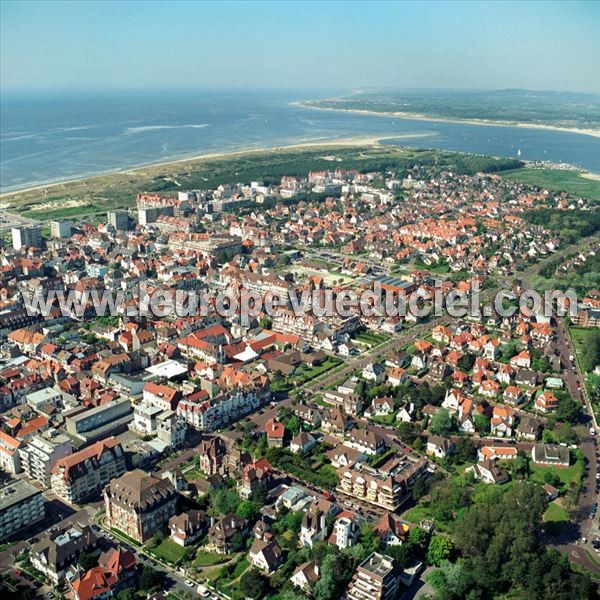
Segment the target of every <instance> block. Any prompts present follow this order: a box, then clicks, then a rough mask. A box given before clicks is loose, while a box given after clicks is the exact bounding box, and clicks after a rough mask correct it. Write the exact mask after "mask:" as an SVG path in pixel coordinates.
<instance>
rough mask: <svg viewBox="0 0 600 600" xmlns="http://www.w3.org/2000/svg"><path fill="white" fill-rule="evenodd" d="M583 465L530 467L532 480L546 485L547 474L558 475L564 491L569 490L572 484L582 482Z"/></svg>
mask: <svg viewBox="0 0 600 600" xmlns="http://www.w3.org/2000/svg"><path fill="white" fill-rule="evenodd" d="M582 467H583V466H582V465H581V464H580V463H575V464H573V465H571V466H569V467H566V468H562V467H552V466H548V467H541V466H538V465H534V464H532V465H530V472H531V479H533V480H534V481H539V482H540V483H542V484H543V483H545V481H544V475H546V473H552V474H553V475H556V476H557V477H558V478H559V479H560V482H561V484H562V486H563V488H564V489H568V488H569V487H571V484H575V483H578V482H579V481H581V477H582V475H583V472H582Z"/></svg>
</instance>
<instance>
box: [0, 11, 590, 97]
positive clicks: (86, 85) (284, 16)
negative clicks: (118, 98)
mask: <svg viewBox="0 0 600 600" xmlns="http://www.w3.org/2000/svg"><path fill="white" fill-rule="evenodd" d="M0 16H1V19H0V23H1V25H0V27H1V35H0V44H1V52H0V82H1V86H2V89H3V91H4V92H10V93H15V92H33V93H35V92H36V91H45V92H53V91H56V92H68V91H83V90H89V91H96V90H98V91H146V90H156V91H161V90H163V89H164V90H169V89H189V90H193V89H202V90H210V89H217V90H222V89H228V88H231V89H238V90H239V89H252V88H256V89H263V90H264V89H273V90H296V89H297V90H306V89H310V90H313V91H315V92H319V91H320V90H332V89H335V90H348V91H354V90H365V89H366V90H380V89H385V90H392V89H398V90H410V89H421V90H437V89H442V90H466V91H477V90H484V91H486V90H487V91H489V90H499V89H526V90H533V91H570V92H583V93H596V94H597V93H600V77H598V76H595V75H594V73H597V57H598V56H600V36H598V35H597V32H598V31H599V30H600V3H595V2H525V3H519V4H514V3H503V2H454V3H435V2H421V3H416V2H406V3H403V2H401V3H394V2H369V3H364V2H350V3H341V2H328V3H321V2H319V3H310V2H306V3H293V2H289V3H273V2H263V3H243V2H242V3H240V2H228V3H220V4H219V3H213V2H201V3H193V2H122V3H116V2H104V3H103V2H14V1H12V0H6V1H3V2H2V4H1V5H0ZM33 40H35V43H32V41H33Z"/></svg>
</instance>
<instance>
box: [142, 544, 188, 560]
mask: <svg viewBox="0 0 600 600" xmlns="http://www.w3.org/2000/svg"><path fill="white" fill-rule="evenodd" d="M187 551H188V548H185V547H184V546H180V545H179V544H176V543H175V542H174V541H173V540H171V539H169V538H165V539H164V540H163V541H162V542H161V543H160V544H159V545H158V546H156V548H151V549H150V550H148V552H150V554H153V555H154V556H156V557H157V558H161V559H162V560H164V561H166V562H169V563H176V562H178V561H180V560H181V559H182V558H183V557H184V556H185V555H186V553H187Z"/></svg>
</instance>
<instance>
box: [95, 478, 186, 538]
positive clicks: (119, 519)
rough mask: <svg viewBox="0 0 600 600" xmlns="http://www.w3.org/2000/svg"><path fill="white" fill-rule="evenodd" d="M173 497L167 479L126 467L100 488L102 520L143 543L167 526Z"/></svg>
mask: <svg viewBox="0 0 600 600" xmlns="http://www.w3.org/2000/svg"><path fill="white" fill-rule="evenodd" d="M177 498H178V494H177V492H176V491H175V488H174V487H173V484H172V483H171V482H170V481H169V480H168V479H158V478H156V477H154V476H153V475H149V474H147V473H145V472H144V471H141V470H140V469H136V470H135V471H129V472H128V473H125V474H124V475H122V476H121V477H118V478H117V479H113V480H112V481H111V482H110V483H109V484H108V485H107V486H106V487H105V488H104V503H105V508H106V523H107V525H108V526H109V527H114V528H116V529H118V530H119V531H122V532H123V533H125V534H126V535H128V536H129V537H130V538H133V539H134V540H136V541H138V542H140V543H141V544H143V543H144V542H146V541H147V540H149V539H150V538H151V537H152V536H153V535H154V534H155V533H157V532H158V531H162V530H164V529H165V528H166V527H167V525H168V524H169V519H170V518H171V517H172V516H173V515H175V513H176V510H177Z"/></svg>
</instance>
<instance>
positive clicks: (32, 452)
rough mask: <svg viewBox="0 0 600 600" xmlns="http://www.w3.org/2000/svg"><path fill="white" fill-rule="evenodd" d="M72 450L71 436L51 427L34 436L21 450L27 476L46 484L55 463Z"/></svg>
mask: <svg viewBox="0 0 600 600" xmlns="http://www.w3.org/2000/svg"><path fill="white" fill-rule="evenodd" d="M72 450H73V447H72V445H71V438H69V437H68V436H66V435H64V434H60V433H57V432H56V430H54V429H49V430H48V431H45V432H44V433H41V434H39V435H36V436H34V437H32V438H31V439H30V440H29V441H28V442H27V444H26V445H25V446H24V447H22V448H21V449H20V450H19V454H20V455H21V467H22V468H23V471H25V474H26V475H27V477H29V478H30V479H33V480H35V481H39V482H40V483H43V484H44V485H46V484H47V483H49V481H50V471H51V470H52V467H53V466H54V463H55V462H56V461H57V460H59V459H61V458H63V457H65V456H67V455H69V454H71V452H72Z"/></svg>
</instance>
